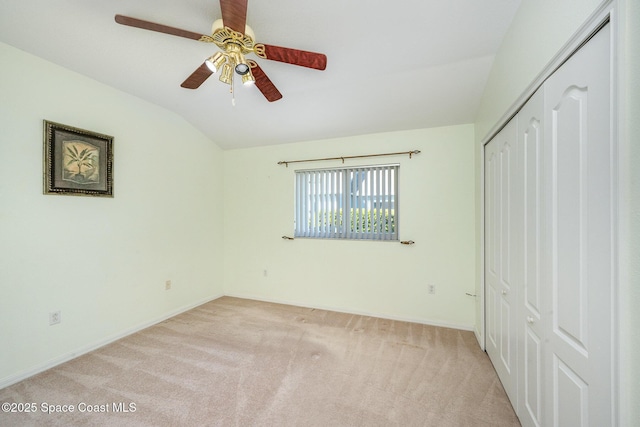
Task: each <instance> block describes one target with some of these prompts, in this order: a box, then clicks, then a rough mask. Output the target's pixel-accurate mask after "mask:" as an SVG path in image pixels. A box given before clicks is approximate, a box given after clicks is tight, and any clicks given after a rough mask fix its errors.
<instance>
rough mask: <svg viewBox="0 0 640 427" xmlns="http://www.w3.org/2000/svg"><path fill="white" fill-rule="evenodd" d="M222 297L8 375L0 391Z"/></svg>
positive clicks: (158, 318)
mask: <svg viewBox="0 0 640 427" xmlns="http://www.w3.org/2000/svg"><path fill="white" fill-rule="evenodd" d="M222 296H223V295H217V296H214V297H208V298H205V299H203V300H201V301H198V302H195V303H192V304H188V305H185V306H182V307H180V308H177V309H175V310H172V311H170V312H168V313H165V314H163V315H161V316H159V317H156V318H155V319H152V320H149V321H147V322H143V323H141V324H139V325H136V326H134V327H132V328H129V329H126V330H124V331H122V332H119V333H117V334H115V335H111V336H109V337H106V338H104V339H101V340H99V341H97V342H94V343H92V344H89V345H86V346H83V347H80V348H78V349H76V350H74V351H71V352H69V353H66V354H63V355H61V356H58V357H55V358H53V359H50V360H48V361H47V362H45V363H42V364H40V365H37V366H34V367H32V368H29V369H26V370H24V371H21V372H18V373H17V374H13V375H10V376H8V377H5V378H2V379H0V389H3V388H5V387H8V386H10V385H11V384H15V383H17V382H20V381H22V380H25V379H27V378H29V377H32V376H34V375H36V374H39V373H40V372H44V371H46V370H47V369H51V368H53V367H55V366H58V365H60V364H62V363H64V362H68V361H69V360H71V359H75V358H76V357H79V356H82V355H83V354H86V353H89V352H90V351H93V350H96V349H98V348H100V347H104V346H105V345H107V344H111V343H112V342H114V341H117V340H119V339H121V338H124V337H126V336H129V335H131V334H134V333H136V332H139V331H141V330H143V329H146V328H148V327H149V326H153V325H155V324H157V323H160V322H163V321H165V320H167V319H169V318H170V317H173V316H176V315H178V314H181V313H184V312H185V311H189V310H191V309H193V308H195V307H198V306H199V305H202V304H205V303H208V302H209V301H213V300H216V299H218V298H220V297H222Z"/></svg>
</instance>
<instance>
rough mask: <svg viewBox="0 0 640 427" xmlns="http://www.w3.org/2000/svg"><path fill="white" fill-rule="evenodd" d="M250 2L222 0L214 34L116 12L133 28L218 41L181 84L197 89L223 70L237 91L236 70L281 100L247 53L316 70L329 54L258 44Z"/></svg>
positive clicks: (222, 78)
mask: <svg viewBox="0 0 640 427" xmlns="http://www.w3.org/2000/svg"><path fill="white" fill-rule="evenodd" d="M247 1H248V0H220V9H221V10H222V19H218V20H216V21H215V22H214V23H213V28H212V34H211V35H210V36H208V35H204V34H200V33H195V32H191V31H187V30H181V29H179V28H174V27H169V26H167V25H162V24H156V23H154V22H149V21H144V20H142V19H137V18H132V17H129V16H123V15H116V16H115V20H116V22H117V23H118V24H122V25H128V26H130V27H137V28H142V29H145V30H151V31H157V32H159V33H165V34H171V35H174V36H178V37H185V38H188V39H193V40H198V41H201V42H206V43H214V44H216V45H217V46H218V47H219V48H220V49H221V51H218V52H216V53H214V54H213V55H212V56H210V57H209V58H207V59H206V60H205V61H204V63H203V64H202V65H200V67H198V68H197V69H196V70H195V71H194V72H193V73H192V74H191V75H190V76H189V77H187V79H186V80H185V81H184V82H182V84H181V85H180V86H182V87H184V88H187V89H197V88H198V87H200V85H202V83H204V81H205V80H207V78H209V76H211V75H212V74H214V73H216V72H217V71H218V70H220V77H219V80H220V81H222V82H223V83H226V84H229V85H231V88H232V89H231V90H232V91H233V72H234V71H235V72H236V74H238V75H239V76H241V78H242V82H243V84H245V85H251V84H255V86H257V87H258V89H260V92H262V94H263V95H264V97H265V98H267V100H268V101H269V102H273V101H277V100H278V99H280V98H282V94H281V93H280V91H278V89H277V88H276V87H275V85H274V84H273V82H272V81H271V80H270V79H269V77H267V75H266V74H265V73H264V71H263V70H262V68H260V66H259V65H258V63H257V62H256V61H254V60H251V59H246V58H245V55H247V54H249V53H253V54H255V55H257V56H258V57H259V58H262V59H269V60H272V61H279V62H286V63H288V64H293V65H299V66H302V67H308V68H313V69H316V70H324V69H325V68H326V66H327V57H326V55H324V54H322V53H315V52H308V51H304V50H298V49H291V48H287V47H281V46H273V45H268V44H263V43H256V42H255V35H254V33H253V30H251V28H250V27H249V26H248V25H247V24H246V20H247Z"/></svg>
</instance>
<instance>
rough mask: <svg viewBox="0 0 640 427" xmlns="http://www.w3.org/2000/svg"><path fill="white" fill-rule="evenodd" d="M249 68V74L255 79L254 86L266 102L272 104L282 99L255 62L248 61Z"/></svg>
mask: <svg viewBox="0 0 640 427" xmlns="http://www.w3.org/2000/svg"><path fill="white" fill-rule="evenodd" d="M248 62H249V65H250V66H251V74H253V78H254V79H256V86H257V87H258V89H260V92H262V94H263V95H264V97H265V98H267V101H269V102H273V101H277V100H278V99H280V98H282V94H281V93H280V91H279V90H278V89H277V88H276V86H275V85H274V84H273V82H272V81H271V80H270V79H269V77H267V75H266V74H265V73H264V71H262V68H260V66H259V65H258V64H257V63H256V62H255V61H248Z"/></svg>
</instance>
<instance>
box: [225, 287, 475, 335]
mask: <svg viewBox="0 0 640 427" xmlns="http://www.w3.org/2000/svg"><path fill="white" fill-rule="evenodd" d="M225 296H228V297H234V298H242V299H250V300H254V301H264V302H271V303H275V304H286V305H295V306H298V307H305V308H315V309H318V310H328V311H336V312H338V313H346V314H357V315H361V316H370V317H378V318H380V319H388V320H398V321H401V322H411V323H419V324H422V325H429V326H439V327H442V328H451V329H459V330H462V331H471V332H474V325H463V324H457V323H450V322H440V321H437V320H428V319H418V318H412V317H404V316H394V315H390V314H387V313H372V312H367V311H359V310H346V309H344V308H342V307H332V306H324V305H317V304H313V305H309V304H307V303H304V302H300V301H294V300H285V299H277V298H264V297H260V296H254V295H244V294H234V293H225Z"/></svg>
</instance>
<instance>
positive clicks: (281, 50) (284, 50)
mask: <svg viewBox="0 0 640 427" xmlns="http://www.w3.org/2000/svg"><path fill="white" fill-rule="evenodd" d="M264 53H265V55H266V59H270V60H272V61H280V62H286V63H288V64H293V65H300V66H301V67H308V68H314V69H316V70H324V69H325V68H327V56H326V55H325V54H322V53H315V52H307V51H306V50H298V49H291V48H288V47H281V46H273V45H268V44H265V45H264Z"/></svg>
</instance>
